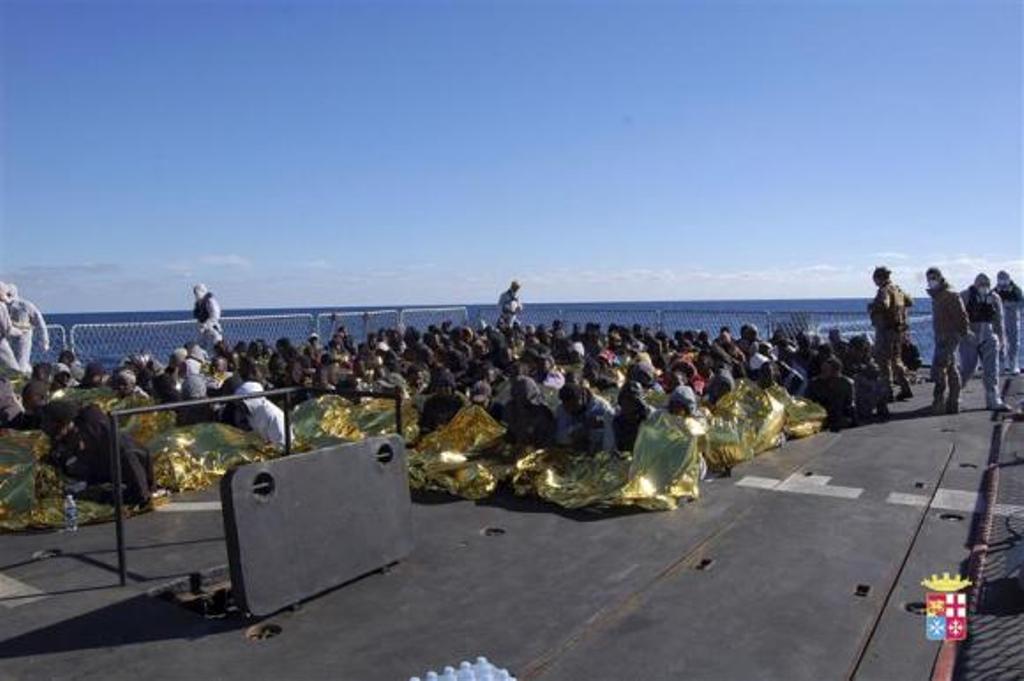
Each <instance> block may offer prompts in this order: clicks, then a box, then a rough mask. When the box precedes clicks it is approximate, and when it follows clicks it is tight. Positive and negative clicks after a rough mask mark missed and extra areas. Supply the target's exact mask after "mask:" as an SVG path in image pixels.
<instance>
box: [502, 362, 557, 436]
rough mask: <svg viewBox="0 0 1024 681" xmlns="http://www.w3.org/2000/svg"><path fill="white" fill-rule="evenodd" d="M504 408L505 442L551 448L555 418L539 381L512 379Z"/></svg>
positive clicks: (528, 378)
mask: <svg viewBox="0 0 1024 681" xmlns="http://www.w3.org/2000/svg"><path fill="white" fill-rule="evenodd" d="M511 393H512V396H511V399H510V400H509V402H508V405H507V406H506V407H505V421H506V423H507V424H508V431H507V434H506V436H505V437H506V439H507V440H508V441H509V442H511V443H512V444H514V445H521V446H524V447H539V448H544V447H550V446H551V445H553V444H554V442H555V415H554V414H553V413H552V411H551V409H550V407H548V405H547V404H546V403H545V402H544V396H543V395H542V394H541V391H540V387H539V386H538V385H537V382H536V381H534V380H533V379H532V378H530V377H528V376H518V377H516V378H514V379H512V389H511Z"/></svg>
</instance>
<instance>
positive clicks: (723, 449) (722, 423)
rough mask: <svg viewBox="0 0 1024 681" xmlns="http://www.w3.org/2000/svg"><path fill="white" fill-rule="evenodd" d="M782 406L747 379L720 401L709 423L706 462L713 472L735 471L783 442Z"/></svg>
mask: <svg viewBox="0 0 1024 681" xmlns="http://www.w3.org/2000/svg"><path fill="white" fill-rule="evenodd" d="M785 421H786V410H785V408H784V406H783V403H782V402H780V401H779V400H778V399H776V398H775V397H774V396H773V395H771V394H769V393H767V392H765V391H764V390H762V389H761V388H760V387H758V386H757V385H756V384H754V383H752V382H751V381H748V380H746V379H742V378H741V379H740V380H738V381H736V387H735V388H734V389H733V390H732V391H731V392H729V393H727V394H726V395H724V396H723V397H722V399H720V400H719V401H718V403H717V404H716V405H715V406H714V409H712V413H711V418H710V419H709V420H708V441H707V447H706V450H705V458H706V459H707V462H708V466H709V467H710V468H711V469H712V470H724V469H728V468H732V467H733V466H735V465H736V464H738V463H740V462H741V461H746V460H748V459H751V458H753V456H754V455H755V454H760V453H761V452H764V451H767V450H769V449H772V448H774V447H777V446H778V445H779V444H780V443H781V441H782V434H783V430H784V427H785Z"/></svg>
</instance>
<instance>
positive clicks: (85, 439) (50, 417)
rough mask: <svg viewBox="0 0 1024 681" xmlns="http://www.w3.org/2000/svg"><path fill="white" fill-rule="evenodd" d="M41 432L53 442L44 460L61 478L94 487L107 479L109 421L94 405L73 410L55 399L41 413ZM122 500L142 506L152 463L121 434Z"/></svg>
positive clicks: (149, 485)
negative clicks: (46, 460) (123, 488)
mask: <svg viewBox="0 0 1024 681" xmlns="http://www.w3.org/2000/svg"><path fill="white" fill-rule="evenodd" d="M42 426H43V432H45V433H46V434H47V435H48V436H49V437H50V441H51V442H52V443H53V447H52V449H51V451H50V454H49V455H48V457H47V458H48V460H49V461H50V462H51V463H52V464H53V465H54V466H56V468H57V470H59V471H60V472H61V473H63V474H64V475H66V476H68V477H70V478H72V479H75V480H81V481H83V482H85V483H86V484H87V485H90V486H95V485H102V484H107V483H110V482H113V481H112V480H111V478H110V458H111V455H110V450H111V432H110V418H109V417H108V416H107V414H106V413H104V412H103V411H102V410H101V409H100V408H99V407H97V406H96V405H92V404H90V405H87V406H85V407H83V408H82V409H81V411H79V410H77V409H76V407H75V405H74V404H72V403H71V402H67V401H61V400H58V401H56V402H51V403H50V404H48V405H47V406H46V409H45V410H44V412H43V423H42ZM119 441H120V454H121V461H120V465H121V479H122V481H123V483H124V486H125V496H124V500H125V502H126V503H128V504H131V505H139V506H144V505H146V504H148V503H149V501H150V499H151V497H152V494H153V461H152V458H151V457H150V455H149V452H148V451H146V450H145V449H144V448H142V447H140V446H139V445H138V444H137V443H136V442H135V441H134V440H133V439H132V438H131V437H130V436H128V435H127V434H125V433H121V434H120V435H119Z"/></svg>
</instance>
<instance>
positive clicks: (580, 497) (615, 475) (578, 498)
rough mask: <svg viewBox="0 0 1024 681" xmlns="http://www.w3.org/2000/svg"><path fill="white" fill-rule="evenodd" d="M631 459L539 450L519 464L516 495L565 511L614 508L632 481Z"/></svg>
mask: <svg viewBox="0 0 1024 681" xmlns="http://www.w3.org/2000/svg"><path fill="white" fill-rule="evenodd" d="M629 464H630V461H629V458H628V457H624V456H620V455H618V454H615V453H613V452H598V453H596V454H580V453H577V452H572V451H567V450H564V449H538V450H536V451H535V452H533V453H531V454H528V455H526V456H524V457H523V458H521V459H519V460H518V461H517V462H516V469H515V474H514V477H513V479H512V485H513V488H514V489H515V492H516V494H519V495H521V496H527V495H531V494H535V495H536V496H538V497H540V498H541V499H545V500H547V501H550V502H552V503H555V504H558V505H559V506H563V507H565V508H582V507H584V506H592V505H610V504H614V503H615V502H616V501H617V500H618V499H620V497H621V494H620V492H621V490H622V488H623V487H624V486H625V484H626V482H627V480H628V474H629Z"/></svg>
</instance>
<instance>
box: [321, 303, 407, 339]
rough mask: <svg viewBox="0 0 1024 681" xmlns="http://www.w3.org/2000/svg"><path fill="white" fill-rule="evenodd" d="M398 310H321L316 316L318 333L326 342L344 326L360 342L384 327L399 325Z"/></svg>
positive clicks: (390, 327) (391, 327)
mask: <svg viewBox="0 0 1024 681" xmlns="http://www.w3.org/2000/svg"><path fill="white" fill-rule="evenodd" d="M398 322H399V312H398V310H366V311H363V312H321V313H320V314H319V315H317V318H316V327H317V333H319V334H320V337H321V338H322V339H323V341H324V342H325V343H326V342H327V341H329V340H330V339H331V336H333V335H334V332H335V331H336V330H337V329H340V328H342V327H344V329H345V331H347V332H348V334H349V336H351V337H352V338H354V339H355V340H356V341H358V342H360V343H361V342H363V341H365V340H366V337H367V336H368V335H369V334H371V333H374V332H377V331H380V330H382V329H393V328H397V327H398Z"/></svg>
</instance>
